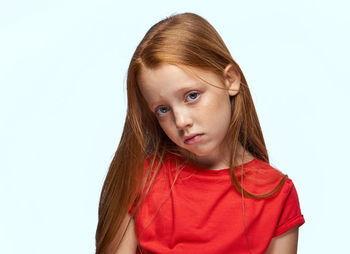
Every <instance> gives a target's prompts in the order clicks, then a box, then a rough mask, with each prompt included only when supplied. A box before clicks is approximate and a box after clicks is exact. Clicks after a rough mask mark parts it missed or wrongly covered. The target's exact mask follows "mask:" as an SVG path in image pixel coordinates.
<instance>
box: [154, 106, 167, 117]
mask: <svg viewBox="0 0 350 254" xmlns="http://www.w3.org/2000/svg"><path fill="white" fill-rule="evenodd" d="M168 110H169V108H168V107H164V106H162V107H159V108H157V109H156V112H155V113H156V114H158V115H164V114H165V113H166V112H167V111H168Z"/></svg>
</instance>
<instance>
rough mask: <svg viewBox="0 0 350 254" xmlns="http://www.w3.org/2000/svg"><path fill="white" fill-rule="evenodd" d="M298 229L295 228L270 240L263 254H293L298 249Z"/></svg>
mask: <svg viewBox="0 0 350 254" xmlns="http://www.w3.org/2000/svg"><path fill="white" fill-rule="evenodd" d="M298 233H299V227H298V226H295V227H294V228H292V229H290V230H289V231H287V232H286V233H284V234H282V235H279V236H277V237H274V238H272V240H271V242H270V245H269V247H268V248H267V251H266V253H265V254H277V253H283V254H295V253H297V247H298Z"/></svg>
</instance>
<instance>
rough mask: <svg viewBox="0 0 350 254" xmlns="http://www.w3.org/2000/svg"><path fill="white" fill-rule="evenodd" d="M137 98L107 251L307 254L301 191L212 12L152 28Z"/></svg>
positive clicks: (102, 228) (125, 137)
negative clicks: (276, 151) (277, 155)
mask: <svg viewBox="0 0 350 254" xmlns="http://www.w3.org/2000/svg"><path fill="white" fill-rule="evenodd" d="M127 95H128V109H127V115H126V120H125V125H124V130H123V134H122V137H121V140H120V143H119V146H118V149H117V151H116V154H115V156H114V158H113V161H112V163H111V165H110V168H109V171H108V174H107V177H106V179H105V182H104V185H103V189H102V193H101V199H100V204H99V221H98V226H97V231H96V253H99V254H100V253H113V254H114V253H123V254H124V253H136V252H137V253H162V254H164V253H191V254H193V253H201V254H213V253H224V254H226V253H254V254H256V253H296V251H297V241H298V227H299V226H300V225H302V224H303V223H304V218H303V215H302V214H301V211H300V206H299V201H298V195H297V192H296V190H295V187H294V185H293V182H292V181H291V179H289V178H288V177H287V175H284V174H282V173H281V172H280V171H279V170H278V169H276V168H274V167H272V166H271V165H269V157H268V153H267V149H266V146H265V142H264V138H263V134H262V132H261V128H260V124H259V120H258V116H257V114H256V111H255V108H254V104H253V101H252V97H251V94H250V92H249V88H248V85H247V82H246V80H245V77H244V75H243V73H242V71H241V69H240V67H239V66H238V64H237V63H236V62H235V61H234V60H233V58H232V57H231V55H230V53H229V51H228V49H227V47H226V46H225V44H224V42H223V40H222V39H221V37H220V36H219V34H218V33H217V31H216V30H215V29H214V28H213V27H212V26H211V25H210V24H209V23H208V22H207V21H206V20H205V19H203V18H202V17H200V16H198V15H196V14H193V13H183V14H177V15H172V16H170V17H168V18H166V19H164V20H162V21H160V22H158V23H157V24H155V25H154V26H153V27H151V29H150V30H149V31H148V32H147V33H146V35H145V37H144V38H143V40H142V41H141V43H140V44H139V45H138V47H137V48H136V51H135V53H134V55H133V57H132V59H131V62H130V66H129V69H128V76H127Z"/></svg>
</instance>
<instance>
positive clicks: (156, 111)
mask: <svg viewBox="0 0 350 254" xmlns="http://www.w3.org/2000/svg"><path fill="white" fill-rule="evenodd" d="M193 94H196V95H197V96H196V98H194V99H192V100H190V101H189V102H190V103H191V102H194V101H196V100H197V99H198V98H199V97H200V93H199V92H197V91H196V92H190V93H188V94H187V95H186V97H185V98H188V96H190V95H193ZM164 108H168V107H166V106H160V107H158V108H156V110H155V114H156V115H158V116H162V115H164V114H165V113H166V112H168V111H166V112H165V113H163V114H160V113H159V110H160V109H164Z"/></svg>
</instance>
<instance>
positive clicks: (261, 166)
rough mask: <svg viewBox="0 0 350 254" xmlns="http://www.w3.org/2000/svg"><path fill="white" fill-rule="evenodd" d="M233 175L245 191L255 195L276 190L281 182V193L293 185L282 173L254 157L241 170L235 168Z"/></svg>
mask: <svg viewBox="0 0 350 254" xmlns="http://www.w3.org/2000/svg"><path fill="white" fill-rule="evenodd" d="M235 175H236V177H237V179H238V181H239V182H240V184H242V185H243V187H244V188H245V189H246V190H247V191H249V192H250V193H253V194H257V195H261V194H265V193H267V192H269V191H271V190H272V189H274V188H277V187H278V186H279V185H280V184H281V183H282V182H283V186H282V188H279V189H281V191H283V192H285V191H288V190H289V189H290V188H291V187H292V185H293V182H292V180H291V179H290V178H288V175H286V174H284V173H283V171H281V170H280V169H278V168H276V167H274V166H272V165H270V164H269V163H267V162H265V161H262V160H260V159H258V158H256V157H255V158H254V159H253V161H252V162H250V163H248V164H247V165H246V166H245V167H244V168H243V170H242V169H241V168H240V167H238V168H235Z"/></svg>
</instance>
